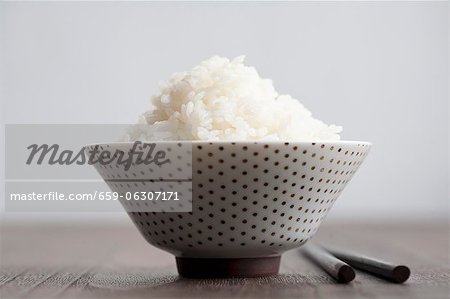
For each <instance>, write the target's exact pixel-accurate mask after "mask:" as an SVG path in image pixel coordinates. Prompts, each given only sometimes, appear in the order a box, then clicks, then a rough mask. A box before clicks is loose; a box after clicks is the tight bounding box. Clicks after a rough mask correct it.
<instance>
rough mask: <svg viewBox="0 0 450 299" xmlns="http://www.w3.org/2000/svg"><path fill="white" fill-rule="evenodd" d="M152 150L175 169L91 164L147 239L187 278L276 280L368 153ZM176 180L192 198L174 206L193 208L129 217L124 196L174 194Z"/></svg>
mask: <svg viewBox="0 0 450 299" xmlns="http://www.w3.org/2000/svg"><path fill="white" fill-rule="evenodd" d="M152 144H153V145H154V146H156V149H160V150H164V151H165V153H166V154H168V155H171V158H170V160H171V162H173V163H172V164H171V163H167V164H165V165H159V166H157V165H152V166H149V165H148V164H147V165H144V164H139V165H138V163H133V164H132V165H131V167H130V168H129V169H128V170H126V169H125V168H124V167H120V166H117V165H115V166H112V165H101V164H98V163H97V164H96V163H94V166H95V167H96V169H97V170H98V172H99V173H100V175H101V176H102V178H103V179H104V180H105V181H106V182H107V183H108V185H109V186H110V188H111V189H112V190H113V191H115V192H118V193H119V194H122V195H123V196H124V197H123V198H119V200H120V201H121V203H122V205H123V206H124V207H125V209H126V210H127V212H128V214H129V216H130V218H131V220H132V221H133V222H134V224H135V225H136V227H137V228H138V230H139V231H140V233H141V234H142V236H143V237H144V238H145V239H146V240H147V241H148V242H149V243H150V244H152V245H153V246H156V247H158V248H160V249H162V250H165V251H167V252H170V253H172V254H173V255H175V257H176V263H177V268H178V272H179V274H180V275H181V276H184V277H231V276H239V277H254V276H263V275H272V274H276V273H278V270H279V264H280V257H281V255H282V253H283V252H285V251H287V250H290V249H294V248H298V247H300V246H301V245H303V244H305V243H306V242H307V241H308V240H309V239H310V238H311V237H312V236H313V235H314V234H315V233H316V232H317V230H318V228H319V226H320V223H321V222H322V220H323V219H324V218H325V216H326V215H327V213H328V212H329V211H330V209H331V207H332V206H333V204H334V202H335V201H336V200H337V198H338V197H339V195H340V194H341V192H342V191H343V190H344V188H345V186H346V185H347V184H348V182H349V181H350V179H351V178H352V176H353V175H354V174H355V172H356V170H357V169H358V168H359V166H360V165H361V163H362V162H363V160H364V158H365V157H366V155H367V154H368V152H369V148H370V143H368V142H358V141H332V142H325V141H324V142H262V141H261V142H221V141H220V142H219V141H214V142H200V141H193V142H190V141H183V142H154V143H152ZM133 146H134V144H133V143H110V144H94V145H89V146H86V150H88V151H89V150H92V149H94V148H97V149H101V150H104V151H110V152H115V151H123V152H128V153H129V152H130V151H132V148H133ZM139 146H141V148H142V145H139ZM154 153H155V152H154ZM182 154H183V155H182ZM174 161H178V163H175V162H174ZM180 165H183V167H181V166H180ZM174 177H175V179H174ZM177 180H180V181H182V182H183V183H184V184H187V186H184V187H183V188H184V189H183V190H184V191H185V192H186V190H187V192H190V194H189V195H190V196H191V197H190V198H189V200H188V201H184V203H183V204H180V203H179V202H178V203H177V204H178V205H179V206H180V208H181V209H183V208H184V209H185V208H186V207H187V206H188V207H189V210H182V211H181V212H180V211H178V210H177V209H176V208H175V209H174V206H171V207H170V209H166V210H164V209H160V210H158V211H156V210H153V211H152V210H148V211H147V210H145V211H144V210H133V209H130V200H126V199H125V195H126V194H129V192H132V193H133V192H135V193H139V192H147V191H150V190H155V189H158V188H159V189H160V190H163V188H161V187H160V186H161V185H158V184H161V183H164V184H166V186H167V184H169V185H170V187H172V188H174V184H176V181H177ZM177 183H178V184H180V185H181V183H180V182H179V181H178V182H177ZM129 197H130V196H129ZM161 204H162V205H163V204H165V203H161ZM189 204H191V206H189ZM141 206H142V207H143V205H142V204H141ZM150 206H152V205H150ZM158 207H159V208H160V207H161V206H158ZM164 207H165V206H164ZM190 208H192V210H190Z"/></svg>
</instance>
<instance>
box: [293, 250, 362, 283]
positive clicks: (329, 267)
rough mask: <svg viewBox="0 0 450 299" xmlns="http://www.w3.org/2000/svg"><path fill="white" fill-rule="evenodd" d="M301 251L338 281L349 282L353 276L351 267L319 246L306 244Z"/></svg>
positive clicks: (353, 272)
mask: <svg viewBox="0 0 450 299" xmlns="http://www.w3.org/2000/svg"><path fill="white" fill-rule="evenodd" d="M302 252H303V254H304V255H305V256H306V257H307V258H308V259H309V260H311V261H312V262H314V263H315V264H316V265H318V266H319V267H321V268H322V269H323V270H325V271H326V272H327V273H328V274H329V275H330V276H331V277H333V278H334V279H336V280H337V281H338V282H340V283H349V282H351V281H352V280H353V279H354V278H355V271H354V270H353V268H352V267H350V266H349V265H347V264H346V263H344V262H343V261H341V260H339V259H337V258H336V257H334V256H333V255H331V254H330V253H329V252H327V251H326V250H324V249H322V248H321V247H319V246H315V245H312V244H308V245H306V246H305V247H303V249H302Z"/></svg>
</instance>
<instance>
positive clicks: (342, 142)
mask: <svg viewBox="0 0 450 299" xmlns="http://www.w3.org/2000/svg"><path fill="white" fill-rule="evenodd" d="M136 141H140V142H146V143H156V144H177V143H181V144H189V143H192V144H196V145H203V144H205V145H212V144H218V145H224V144H227V145H249V144H253V145H256V144H260V145H265V144H269V145H270V144H286V143H287V144H289V145H315V144H325V145H362V146H368V147H371V146H372V143H371V142H369V141H356V140H310V141H279V140H276V141H274V140H256V141H255V140H247V141H246V140H237V141H230V140H146V141H141V140H136ZM136 141H122V142H99V143H89V144H86V145H84V147H92V146H106V145H108V146H126V145H132V144H134V143H135V142H136Z"/></svg>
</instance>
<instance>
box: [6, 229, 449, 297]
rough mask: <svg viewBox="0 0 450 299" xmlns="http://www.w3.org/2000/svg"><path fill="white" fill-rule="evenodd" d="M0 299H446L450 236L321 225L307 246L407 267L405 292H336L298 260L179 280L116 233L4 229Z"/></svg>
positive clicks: (134, 241) (131, 233) (381, 285)
mask: <svg viewBox="0 0 450 299" xmlns="http://www.w3.org/2000/svg"><path fill="white" fill-rule="evenodd" d="M0 241H1V244H0V246H1V247H0V249H1V252H0V262H1V269H0V292H1V293H0V297H1V298H173V297H183V298H186V297H191V298H194V297H195V298H210V297H213V296H214V297H217V298H231V297H248V298H255V297H258V298H270V297H275V298H282V297H286V298H292V297H297V298H299V297H305V298H310V297H315V298H450V290H449V288H450V283H449V281H450V265H449V248H448V246H449V228H448V227H447V225H446V224H445V223H441V224H393V225H386V224H384V225H376V224H364V223H358V224H355V223H349V224H343V223H324V225H323V227H322V228H321V230H320V231H319V233H318V235H317V237H316V238H315V241H317V242H321V243H323V244H328V245H335V246H341V247H343V248H352V249H354V250H356V251H359V252H364V253H366V254H367V255H372V256H376V257H379V258H380V259H384V260H387V261H395V262H396V263H403V264H406V265H409V266H410V267H411V270H412V274H411V278H410V280H408V281H407V282H406V283H405V284H404V285H397V284H392V283H389V282H386V281H384V280H381V279H379V278H376V277H373V276H370V275H368V274H366V273H364V272H359V271H357V273H356V278H355V280H354V281H353V282H351V283H350V284H349V285H342V284H338V283H336V282H335V281H334V280H333V279H332V278H330V277H329V276H328V274H326V273H325V272H323V270H321V269H320V268H318V267H317V266H315V265H313V264H311V263H310V262H308V261H307V260H306V259H305V258H304V257H302V255H300V254H299V252H298V251H296V250H294V251H290V252H288V253H286V254H285V255H283V258H282V261H281V273H280V274H279V275H277V276H271V277H259V278H235V279H201V280H200V279H183V278H180V277H179V276H178V275H177V273H176V267H175V259H174V257H173V256H171V255H170V254H167V253H165V252H163V251H161V250H158V249H156V248H154V247H152V246H150V245H148V244H147V243H146V242H145V241H144V239H143V238H142V237H141V236H140V235H139V233H138V232H137V230H136V229H135V228H134V227H133V226H132V225H131V224H130V225H122V226H117V225H116V226H107V225H104V226H100V225H96V226H92V225H91V226H81V225H79V226H5V225H3V226H2V228H1V238H0Z"/></svg>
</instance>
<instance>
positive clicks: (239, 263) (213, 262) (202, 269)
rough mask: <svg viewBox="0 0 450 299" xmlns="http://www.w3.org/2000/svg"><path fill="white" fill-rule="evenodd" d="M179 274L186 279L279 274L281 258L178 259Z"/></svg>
mask: <svg viewBox="0 0 450 299" xmlns="http://www.w3.org/2000/svg"><path fill="white" fill-rule="evenodd" d="M176 260H177V268H178V273H179V274H180V275H181V276H183V277H186V278H226V277H258V276H267V275H274V274H278V270H279V269H280V260H281V256H270V257H257V258H191V257H177V258H176Z"/></svg>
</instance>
